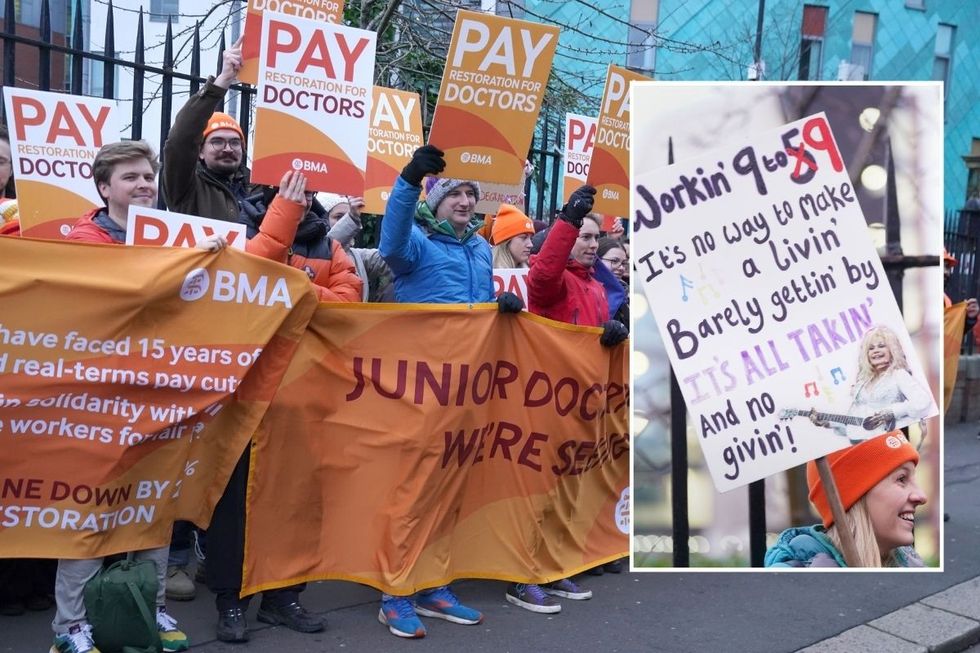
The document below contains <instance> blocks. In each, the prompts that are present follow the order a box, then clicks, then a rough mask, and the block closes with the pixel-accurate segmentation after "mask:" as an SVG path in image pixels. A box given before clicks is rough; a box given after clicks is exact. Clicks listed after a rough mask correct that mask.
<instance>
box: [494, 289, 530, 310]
mask: <svg viewBox="0 0 980 653" xmlns="http://www.w3.org/2000/svg"><path fill="white" fill-rule="evenodd" d="M522 310H524V302H523V301H521V298H520V297H518V296H517V295H515V294H514V293H512V292H506V291H505V292H502V293H500V297H497V311H498V312H500V313H520V312H521V311H522Z"/></svg>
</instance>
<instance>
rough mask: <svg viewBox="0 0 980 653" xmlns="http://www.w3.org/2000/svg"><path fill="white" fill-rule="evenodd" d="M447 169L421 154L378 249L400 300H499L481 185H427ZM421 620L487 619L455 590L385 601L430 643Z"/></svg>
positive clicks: (408, 629) (395, 629)
mask: <svg viewBox="0 0 980 653" xmlns="http://www.w3.org/2000/svg"><path fill="white" fill-rule="evenodd" d="M445 167H446V161H445V159H444V158H443V152H442V151H441V150H439V149H437V148H436V147H434V146H432V145H424V146H422V147H420V148H419V149H417V150H416V151H415V154H414V155H413V156H412V160H411V161H409V163H408V165H406V166H405V168H404V169H403V170H402V172H401V175H399V177H398V179H397V180H396V181H395V185H394V187H393V188H392V190H391V194H390V196H389V197H388V203H387V205H386V206H385V214H384V218H383V219H382V222H381V243H380V246H379V248H378V249H379V250H380V251H381V256H383V257H384V259H385V262H386V263H387V264H388V267H389V268H391V272H392V274H394V277H395V301H397V302H399V303H403V302H420V303H431V304H476V303H484V302H492V301H494V292H493V264H492V262H491V259H492V257H491V254H490V244H489V243H487V241H486V239H484V238H483V236H481V235H479V234H478V233H476V232H477V230H478V229H479V228H480V227H482V226H483V222H482V221H478V220H476V219H475V217H476V203H477V201H478V200H479V199H480V184H478V183H477V182H475V181H465V180H460V179H445V178H442V179H437V178H435V177H430V178H429V179H428V181H427V182H426V185H425V188H426V196H425V201H423V202H419V201H418V199H419V195H420V193H421V192H422V188H421V185H422V181H423V180H424V179H425V176H426V175H430V174H431V175H435V174H438V173H440V172H442V171H443V170H444V169H445ZM496 301H497V307H498V310H499V311H500V312H501V313H520V312H521V310H522V309H523V308H524V302H522V301H521V299H520V298H519V297H518V296H517V295H515V294H514V293H510V292H504V293H501V294H500V296H499V297H498V298H497V300H496ZM417 615H422V616H424V617H435V618H437V619H445V620H446V621H450V622H452V623H457V624H464V625H476V624H479V623H481V622H482V621H483V615H482V614H481V613H480V612H479V611H478V610H474V609H473V608H470V607H467V606H465V605H463V604H462V603H460V601H459V599H458V598H457V597H456V595H455V594H454V593H453V591H452V590H451V589H450V588H449V586H448V585H443V586H442V587H436V588H433V589H431V590H423V591H421V592H418V593H417V594H415V595H413V596H392V595H390V594H383V595H382V596H381V610H380V611H379V612H378V620H379V621H380V622H381V623H382V624H384V625H386V626H388V630H389V631H390V632H391V634H393V635H396V636H398V637H408V638H419V637H425V633H426V630H425V626H423V625H422V622H421V621H420V620H419V618H418V616H417Z"/></svg>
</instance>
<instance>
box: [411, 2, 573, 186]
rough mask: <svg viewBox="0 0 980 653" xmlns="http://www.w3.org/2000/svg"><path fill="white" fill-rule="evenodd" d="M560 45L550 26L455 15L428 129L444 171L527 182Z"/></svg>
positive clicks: (460, 175) (459, 175)
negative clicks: (526, 173) (533, 139)
mask: <svg viewBox="0 0 980 653" xmlns="http://www.w3.org/2000/svg"><path fill="white" fill-rule="evenodd" d="M557 45H558V28H557V27H554V26H551V25H541V24H538V23H531V22H528V21H523V20H515V19H513V18H503V17H501V16H492V15H488V14H481V13H477V12H472V11H463V10H460V11H459V12H458V13H457V14H456V24H455V25H454V27H453V36H452V41H451V42H450V44H449V53H448V55H447V57H446V67H445V69H444V70H443V74H442V86H441V87H440V88H439V102H438V104H436V111H435V115H434V116H433V118H432V128H431V129H430V131H429V143H430V144H432V145H435V146H436V147H438V148H439V149H441V150H443V151H444V152H445V153H446V169H445V170H444V171H443V172H442V174H441V176H443V177H456V178H459V179H473V180H476V181H494V182H501V183H506V184H517V183H520V181H521V174H522V173H521V170H523V167H524V159H525V157H526V155H527V151H528V147H529V146H530V144H531V137H532V136H533V135H534V125H535V123H536V122H537V119H538V113H539V112H540V110H541V102H542V100H543V99H544V93H545V87H546V86H547V84H548V76H549V75H550V74H551V60H552V58H554V55H555V48H556V47H557Z"/></svg>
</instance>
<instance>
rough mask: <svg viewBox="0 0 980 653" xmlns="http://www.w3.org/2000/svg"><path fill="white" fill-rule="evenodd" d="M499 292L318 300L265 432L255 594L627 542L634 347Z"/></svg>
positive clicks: (517, 577)
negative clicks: (471, 296)
mask: <svg viewBox="0 0 980 653" xmlns="http://www.w3.org/2000/svg"><path fill="white" fill-rule="evenodd" d="M599 334H600V330H599V329H597V328H591V327H577V326H571V325H566V324H559V323H557V322H552V321H550V320H546V319H544V318H541V317H538V316H535V315H530V314H527V313H521V314H520V315H499V314H498V313H497V309H496V307H495V306H493V305H488V304H481V305H477V306H476V307H475V308H473V309H472V310H469V309H468V308H467V307H466V306H444V307H438V308H436V307H433V306H431V305H428V306H426V305H399V306H398V307H394V306H392V305H383V304H382V305H377V304H375V305H371V304H363V305H343V306H333V307H330V308H329V309H327V308H324V309H320V310H318V311H317V312H316V314H315V315H314V317H313V319H312V321H311V322H310V327H309V330H308V332H307V335H306V336H305V337H304V338H303V340H302V341H301V343H300V346H299V349H298V351H297V353H296V356H295V357H294V359H293V362H292V364H291V365H290V367H289V370H288V371H287V372H286V375H285V377H284V378H283V381H282V385H281V386H280V389H279V392H278V393H277V394H276V397H275V399H274V400H273V402H272V405H271V406H270V407H269V410H268V412H267V413H266V416H265V417H264V418H263V421H262V424H261V426H260V428H259V430H258V432H257V434H256V439H255V442H256V444H255V447H254V449H253V454H252V467H251V478H250V481H249V493H248V498H249V512H248V518H247V520H246V552H245V570H244V571H245V576H244V583H243V585H244V589H243V594H251V593H254V592H257V591H259V590H262V589H268V588H272V587H282V586H285V585H289V584H292V583H295V582H297V581H300V580H314V579H346V580H351V581H355V582H359V583H365V584H368V585H371V586H373V587H376V588H378V589H382V590H385V591H388V592H392V593H394V594H408V593H411V592H414V591H416V590H419V589H422V588H426V587H433V586H437V585H440V584H443V583H446V582H448V581H450V580H452V579H454V578H493V579H501V580H513V581H518V582H531V581H539V582H543V581H547V580H554V579H558V578H562V577H566V576H568V575H570V574H574V573H576V572H578V571H581V570H584V569H586V568H588V567H592V566H594V565H596V564H599V563H602V562H607V561H609V560H613V559H615V558H618V557H620V556H624V555H626V553H627V551H628V548H627V547H628V542H627V540H628V535H627V534H628V532H629V436H628V428H627V427H628V421H629V420H628V415H629V405H628V398H629V386H628V382H627V380H626V379H627V374H628V367H627V364H628V363H627V358H628V355H629V347H628V343H625V344H624V345H620V346H618V347H615V348H613V349H605V348H603V347H601V346H600V345H599Z"/></svg>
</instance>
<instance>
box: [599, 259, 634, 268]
mask: <svg viewBox="0 0 980 653" xmlns="http://www.w3.org/2000/svg"><path fill="white" fill-rule="evenodd" d="M602 260H603V261H605V262H606V264H607V265H608V266H609V267H611V268H618V267H624V266H625V265H626V264H627V263H628V261H627V260H626V259H624V258H604V259H602Z"/></svg>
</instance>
